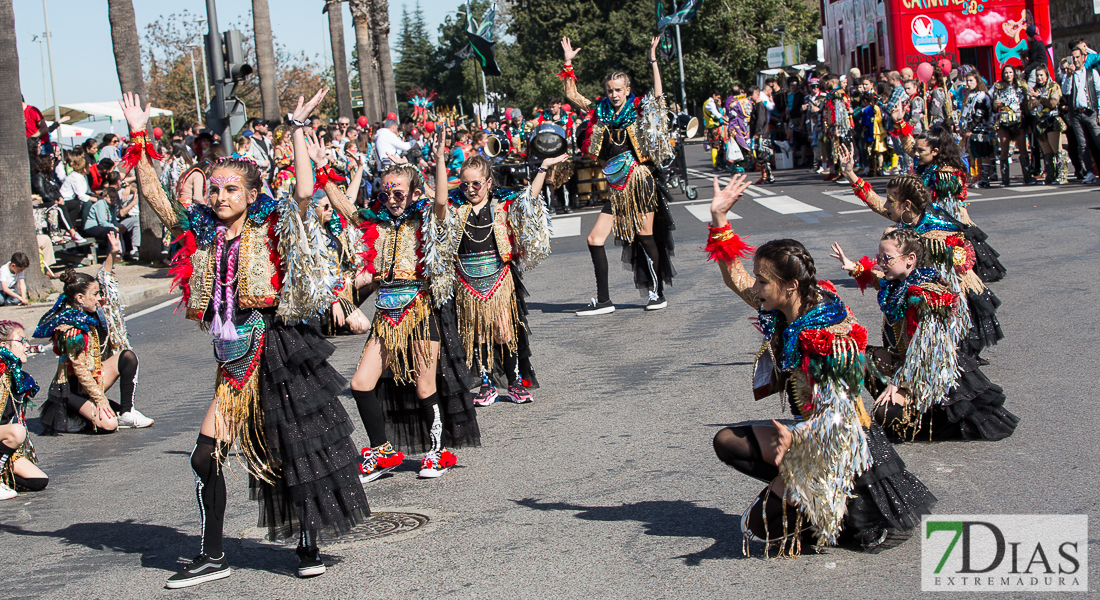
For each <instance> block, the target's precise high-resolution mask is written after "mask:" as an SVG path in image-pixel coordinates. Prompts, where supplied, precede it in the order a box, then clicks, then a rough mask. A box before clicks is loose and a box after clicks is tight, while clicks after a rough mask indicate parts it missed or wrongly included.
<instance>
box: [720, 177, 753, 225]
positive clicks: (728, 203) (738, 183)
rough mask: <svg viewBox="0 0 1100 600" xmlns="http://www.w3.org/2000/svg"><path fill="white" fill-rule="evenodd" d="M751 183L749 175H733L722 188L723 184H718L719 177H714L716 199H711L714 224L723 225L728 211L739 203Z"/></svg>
mask: <svg viewBox="0 0 1100 600" xmlns="http://www.w3.org/2000/svg"><path fill="white" fill-rule="evenodd" d="M749 185H751V184H750V183H749V182H748V176H747V175H737V176H736V177H731V178H730V182H729V185H727V186H726V189H722V186H721V185H719V184H718V178H717V177H715V178H714V199H713V200H711V201H710V214H711V216H712V217H713V220H714V225H716V226H718V225H722V224H723V223H724V222H725V221H726V212H728V211H729V209H731V208H733V205H734V204H737V201H738V200H740V199H741V196H742V195H743V194H744V193H745V190H746V189H748V187H749Z"/></svg>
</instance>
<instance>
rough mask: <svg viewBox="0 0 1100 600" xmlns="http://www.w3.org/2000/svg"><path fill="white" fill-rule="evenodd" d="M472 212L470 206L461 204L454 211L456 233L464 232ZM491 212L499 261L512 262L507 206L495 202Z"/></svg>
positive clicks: (510, 232) (510, 230)
mask: <svg viewBox="0 0 1100 600" xmlns="http://www.w3.org/2000/svg"><path fill="white" fill-rule="evenodd" d="M452 206H453V205H452ZM473 210H474V207H473V206H472V205H470V204H463V205H461V206H459V207H457V208H456V209H455V213H456V214H455V217H456V220H455V227H457V228H458V231H460V232H463V231H465V230H466V219H468V218H470V213H471V212H472V211H473ZM492 210H493V236H494V237H495V238H496V240H497V250H498V251H500V260H502V261H504V262H510V261H511V260H512V252H513V248H512V229H511V227H509V225H508V205H507V204H505V203H503V202H495V203H494V204H493V206H492Z"/></svg>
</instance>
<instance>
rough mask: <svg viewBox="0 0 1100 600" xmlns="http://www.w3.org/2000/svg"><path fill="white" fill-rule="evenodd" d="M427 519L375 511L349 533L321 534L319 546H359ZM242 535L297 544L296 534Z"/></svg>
mask: <svg viewBox="0 0 1100 600" xmlns="http://www.w3.org/2000/svg"><path fill="white" fill-rule="evenodd" d="M429 521H431V518H430V517H428V516H427V515H422V514H419V513H412V512H375V513H371V516H370V517H368V518H367V520H366V521H365V522H364V523H363V524H362V525H360V526H358V527H356V528H355V529H354V530H353V531H352V532H351V533H348V534H345V535H342V536H340V537H338V538H335V539H325V537H324V536H321V540H320V546H321V547H328V548H330V549H331V548H334V547H341V548H346V547H355V546H360V545H362V544H365V543H367V542H370V541H372V540H376V539H379V538H384V537H389V536H392V535H401V534H406V533H410V532H413V531H416V530H418V529H420V528H421V527H423V526H424V525H427V524H428V522H429ZM250 534H251V535H250ZM242 537H243V538H246V539H247V538H253V539H255V538H257V537H258V538H260V539H259V540H258V541H259V542H260V543H261V544H263V545H268V544H271V545H281V546H296V545H297V544H298V537H297V536H294V537H291V538H288V539H286V540H279V541H273V540H270V539H268V538H267V530H265V529H259V528H256V529H252V530H250V531H246V532H244V533H243V534H242Z"/></svg>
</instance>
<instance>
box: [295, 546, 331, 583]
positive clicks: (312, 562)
mask: <svg viewBox="0 0 1100 600" xmlns="http://www.w3.org/2000/svg"><path fill="white" fill-rule="evenodd" d="M297 553H298V577H302V578H306V577H316V576H318V575H322V574H324V572H325V563H323V562H321V551H320V550H318V549H317V548H313V549H312V550H307V549H305V548H298V550H297Z"/></svg>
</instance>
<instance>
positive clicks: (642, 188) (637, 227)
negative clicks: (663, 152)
mask: <svg viewBox="0 0 1100 600" xmlns="http://www.w3.org/2000/svg"><path fill="white" fill-rule="evenodd" d="M656 210H657V185H656V183H655V182H654V181H653V174H652V173H651V172H650V170H649V168H648V167H646V166H644V165H641V164H638V165H635V167H634V170H633V171H632V172H631V173H630V176H629V177H627V180H626V186H624V187H623V188H622V189H615V187H612V188H611V215H612V216H613V217H614V218H615V223H614V228H613V231H614V233H615V237H617V238H619V239H620V240H622V241H623V242H625V243H627V244H630V243H633V242H634V236H636V235H638V232H639V231H641V229H642V219H643V218H644V217H645V216H646V215H647V214H648V213H651V212H655V211H656Z"/></svg>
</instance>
